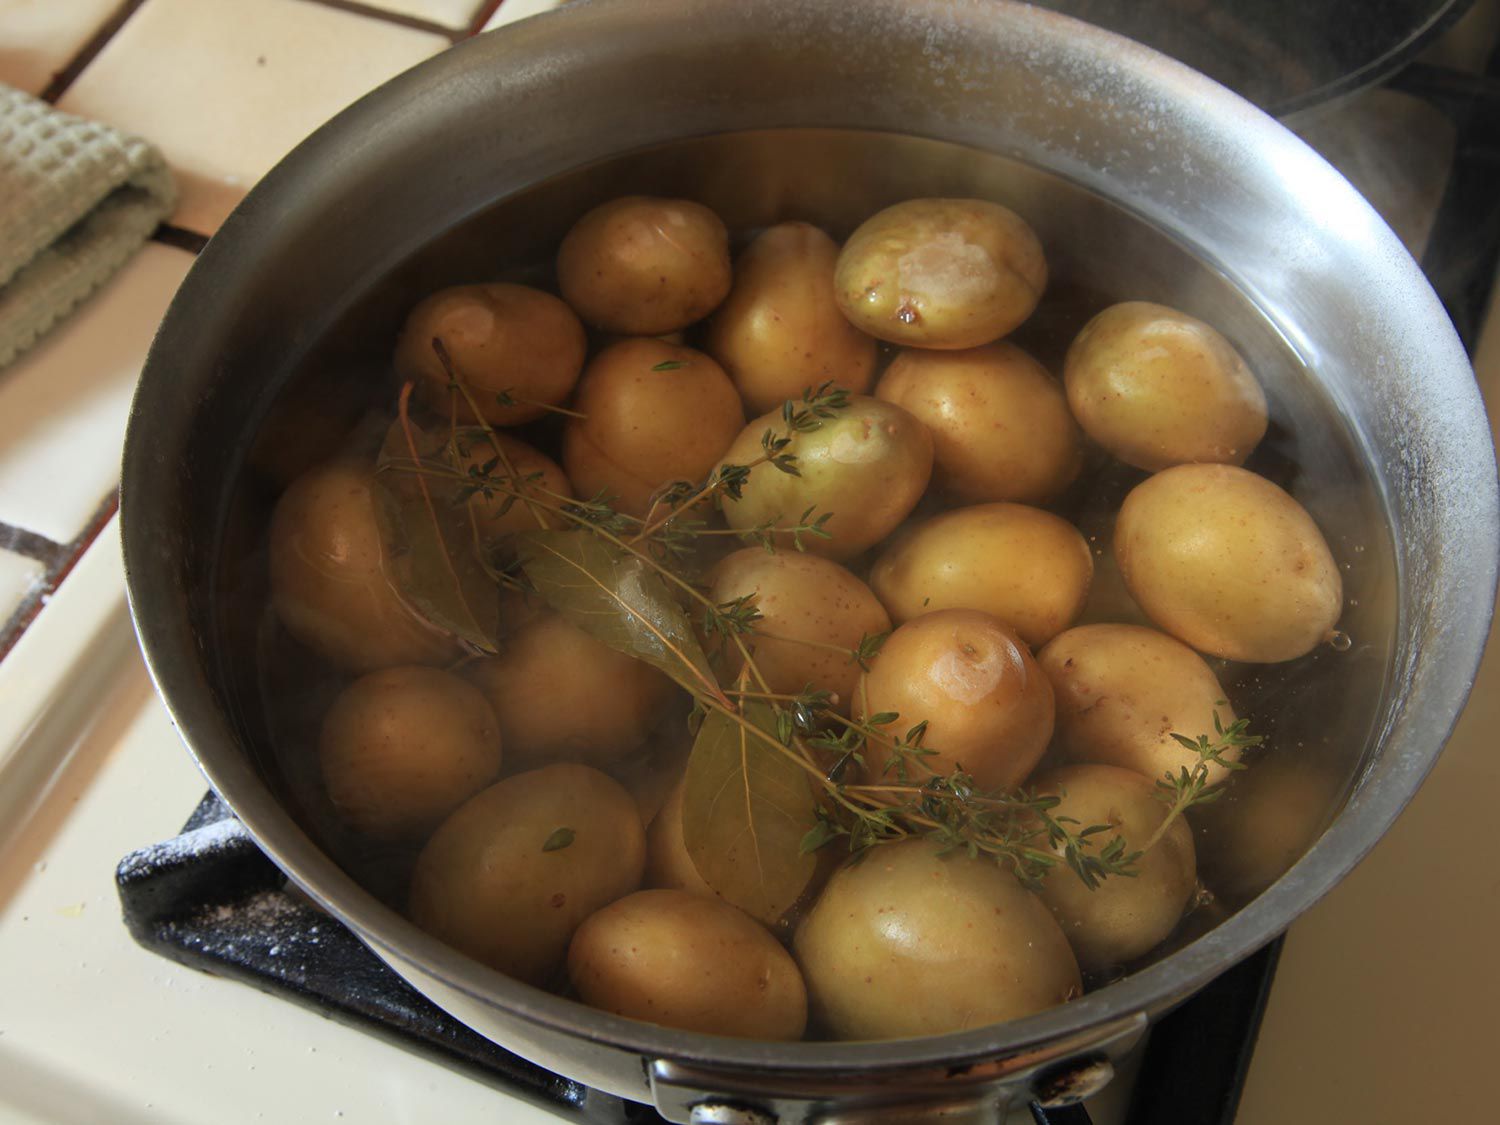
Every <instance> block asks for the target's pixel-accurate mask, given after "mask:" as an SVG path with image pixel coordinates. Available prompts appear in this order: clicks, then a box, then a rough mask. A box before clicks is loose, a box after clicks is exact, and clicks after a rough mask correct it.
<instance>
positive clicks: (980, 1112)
mask: <svg viewBox="0 0 1500 1125" xmlns="http://www.w3.org/2000/svg"><path fill="white" fill-rule="evenodd" d="M1146 1023H1147V1020H1146V1014H1145V1013H1144V1012H1136V1013H1134V1014H1132V1015H1129V1016H1123V1017H1121V1018H1120V1019H1117V1020H1113V1021H1111V1022H1110V1023H1107V1024H1104V1025H1102V1026H1099V1027H1094V1028H1090V1029H1088V1030H1086V1031H1081V1032H1079V1033H1078V1034H1076V1035H1071V1036H1068V1037H1065V1038H1062V1039H1055V1040H1053V1041H1052V1042H1050V1043H1046V1044H1043V1045H1042V1046H1039V1047H1034V1048H1031V1049H1028V1050H1023V1051H1020V1052H1017V1053H1016V1054H1013V1055H1006V1056H1004V1057H1001V1058H994V1059H988V1060H985V1061H983V1062H976V1063H971V1064H968V1065H964V1066H950V1067H930V1066H929V1067H921V1068H908V1069H901V1070H892V1071H888V1072H882V1073H880V1074H879V1075H878V1076H876V1075H872V1074H869V1073H864V1074H860V1073H846V1074H821V1073H811V1072H807V1071H792V1070H783V1071H777V1070H774V1069H765V1070H753V1071H743V1070H726V1069H721V1068H714V1067H710V1066H703V1065H700V1064H695V1063H689V1062H679V1061H677V1060H675V1059H657V1060H655V1061H653V1062H650V1063H648V1064H647V1068H646V1071H647V1075H648V1077H649V1078H650V1082H651V1096H652V1100H653V1101H654V1102H655V1103H656V1109H657V1112H658V1113H660V1114H661V1115H662V1116H663V1117H665V1118H666V1119H667V1120H668V1121H675V1122H679V1123H682V1125H865V1123H873V1122H880V1123H882V1125H892V1123H893V1122H898V1121H899V1122H901V1123H902V1125H928V1123H931V1125H937V1123H938V1122H942V1123H943V1125H1000V1122H1002V1121H1003V1120H1004V1118H1005V1111H1006V1109H1007V1107H1008V1106H1010V1105H1011V1104H1013V1102H1015V1101H1016V1100H1018V1099H1021V1100H1029V1101H1035V1102H1037V1103H1038V1104H1040V1105H1042V1106H1044V1107H1048V1108H1051V1107H1057V1106H1064V1105H1073V1104H1076V1103H1078V1102H1080V1101H1082V1100H1083V1099H1084V1098H1086V1097H1089V1096H1090V1095H1092V1094H1094V1093H1097V1092H1098V1091H1099V1090H1101V1089H1103V1087H1104V1086H1105V1085H1106V1084H1107V1083H1108V1082H1109V1080H1110V1079H1111V1078H1112V1077H1113V1076H1114V1060H1115V1059H1118V1058H1119V1057H1120V1056H1121V1055H1123V1054H1124V1053H1125V1052H1127V1051H1129V1050H1130V1049H1131V1048H1132V1047H1134V1046H1135V1045H1136V1043H1137V1042H1139V1041H1140V1038H1141V1036H1142V1035H1143V1034H1144V1033H1145V1031H1146Z"/></svg>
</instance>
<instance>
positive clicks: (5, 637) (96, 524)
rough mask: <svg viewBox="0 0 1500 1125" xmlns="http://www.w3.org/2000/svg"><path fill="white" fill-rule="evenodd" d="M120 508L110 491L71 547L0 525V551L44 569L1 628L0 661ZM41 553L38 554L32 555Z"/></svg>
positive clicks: (115, 491) (115, 494) (113, 491)
mask: <svg viewBox="0 0 1500 1125" xmlns="http://www.w3.org/2000/svg"><path fill="white" fill-rule="evenodd" d="M119 507H120V491H119V489H118V488H116V489H111V490H110V493H109V495H108V496H106V497H105V498H104V500H103V501H102V502H101V503H100V504H99V507H97V508H95V509H94V514H93V515H92V516H90V517H89V522H88V524H87V525H86V526H85V527H84V529H83V532H82V533H81V534H80V535H79V536H78V537H77V538H76V539H74V540H73V541H72V542H71V543H56V542H54V541H53V540H51V539H48V538H47V537H46V536H44V535H37V534H36V533H35V532H30V531H23V530H22V529H21V528H18V527H12V526H11V525H9V524H5V523H0V547H3V548H5V549H7V550H11V551H14V552H15V553H16V554H18V555H23V556H25V557H26V558H29V559H34V560H36V561H37V562H40V563H41V564H42V565H43V566H45V567H46V568H47V572H46V574H44V575H43V576H42V578H41V579H40V580H39V581H38V582H37V583H36V585H35V586H33V587H32V589H31V590H30V591H28V592H27V594H26V596H25V597H24V598H22V599H21V604H20V605H19V606H17V607H16V609H15V611H14V612H13V613H12V614H11V615H10V617H9V619H8V620H6V621H5V622H4V624H3V625H0V660H4V659H5V656H6V654H7V653H9V652H10V650H11V649H12V648H14V647H15V644H16V642H17V641H19V640H20V639H21V634H23V633H24V632H26V629H27V627H28V626H29V625H30V624H31V623H32V622H33V621H34V620H36V616H37V614H39V613H41V612H42V609H43V607H45V606H46V604H47V602H48V601H49V600H50V599H51V597H52V595H53V594H55V593H56V592H57V589H58V587H59V586H61V585H62V584H63V580H64V579H65V578H67V576H68V575H69V574H70V573H72V570H73V568H74V567H75V566H77V565H78V560H79V559H81V558H82V557H83V553H84V552H85V551H87V550H88V549H89V548H90V547H91V546H93V543H94V540H95V539H97V538H99V533H100V532H101V531H103V530H104V526H105V524H107V523H109V521H110V520H111V519H112V518H113V517H114V514H115V512H117V511H118V510H119ZM34 552H41V553H34Z"/></svg>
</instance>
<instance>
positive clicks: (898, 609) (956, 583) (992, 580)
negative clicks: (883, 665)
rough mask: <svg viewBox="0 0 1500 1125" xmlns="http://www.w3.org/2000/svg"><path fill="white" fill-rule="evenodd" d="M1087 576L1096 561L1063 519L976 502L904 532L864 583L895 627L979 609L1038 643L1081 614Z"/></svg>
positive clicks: (1019, 507)
mask: <svg viewBox="0 0 1500 1125" xmlns="http://www.w3.org/2000/svg"><path fill="white" fill-rule="evenodd" d="M1093 577H1094V556H1093V554H1092V553H1091V552H1090V551H1089V546H1088V544H1087V543H1085V542H1084V539H1083V536H1082V535H1080V534H1079V533H1078V530H1077V529H1076V528H1075V527H1074V526H1073V525H1072V524H1070V523H1068V521H1067V520H1065V519H1062V518H1060V517H1058V516H1054V515H1053V514H1052V513H1051V512H1044V511H1042V510H1041V509H1040V508H1028V507H1026V506H1025V505H1022V504H978V505H975V506H974V507H972V508H955V509H954V510H952V511H950V512H944V513H943V514H942V515H939V516H934V517H933V518H932V519H930V520H926V521H925V522H923V523H919V524H917V525H916V526H914V527H912V528H909V529H908V530H906V531H904V532H903V533H902V534H901V536H900V537H899V538H897V539H896V540H895V541H894V542H893V543H892V544H891V545H890V546H889V547H887V548H886V550H885V552H884V553H883V554H882V555H881V556H880V558H879V559H878V560H876V563H875V567H874V569H873V570H871V571H870V586H871V588H872V589H874V591H875V594H876V596H877V597H878V598H879V599H880V600H881V602H882V603H884V605H885V608H886V609H888V610H889V611H890V614H891V618H892V620H894V621H896V622H902V621H910V620H911V619H912V618H914V617H917V616H918V615H920V614H923V613H930V612H931V611H933V610H935V609H979V610H983V611H984V612H985V613H992V614H994V615H995V616H996V617H998V618H1000V620H1001V621H1004V622H1005V623H1006V624H1007V625H1009V626H1010V627H1011V628H1013V629H1014V630H1015V631H1016V632H1017V633H1019V634H1020V635H1021V639H1022V640H1024V641H1025V642H1026V643H1027V644H1029V645H1032V646H1040V645H1044V644H1046V643H1047V642H1048V641H1050V640H1051V639H1052V638H1053V637H1055V636H1056V635H1057V634H1058V633H1060V632H1062V631H1063V630H1064V629H1066V628H1067V627H1068V626H1069V625H1071V624H1072V623H1073V622H1074V621H1075V620H1076V619H1077V617H1078V615H1079V614H1080V613H1081V612H1083V607H1084V603H1085V602H1087V601H1088V596H1089V583H1090V582H1092V581H1093Z"/></svg>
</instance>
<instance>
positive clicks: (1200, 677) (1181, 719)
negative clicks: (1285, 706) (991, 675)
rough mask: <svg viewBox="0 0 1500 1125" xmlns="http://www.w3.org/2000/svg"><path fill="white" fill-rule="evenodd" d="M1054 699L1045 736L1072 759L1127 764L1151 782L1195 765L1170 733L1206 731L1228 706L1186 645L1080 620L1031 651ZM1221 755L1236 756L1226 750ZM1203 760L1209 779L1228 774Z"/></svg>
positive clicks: (1136, 628)
mask: <svg viewBox="0 0 1500 1125" xmlns="http://www.w3.org/2000/svg"><path fill="white" fill-rule="evenodd" d="M1036 659H1037V663H1038V664H1040V665H1041V666H1042V671H1043V672H1045V673H1046V674H1047V679H1048V680H1050V681H1051V683H1052V691H1053V694H1054V695H1055V696H1056V697H1057V737H1056V739H1055V740H1054V741H1053V746H1054V747H1056V748H1057V749H1058V750H1059V751H1061V753H1062V754H1063V756H1064V757H1066V758H1067V759H1068V760H1069V761H1072V762H1097V763H1102V764H1105V765H1111V766H1119V767H1121V768H1123V769H1129V770H1134V771H1135V772H1136V773H1138V774H1141V775H1143V776H1145V777H1149V778H1151V779H1153V780H1155V779H1157V778H1160V777H1162V776H1164V775H1166V774H1171V775H1172V776H1173V777H1175V776H1177V774H1178V773H1179V772H1180V771H1181V770H1182V768H1183V767H1187V768H1188V769H1190V770H1191V769H1192V768H1194V767H1195V766H1197V765H1198V763H1199V757H1198V755H1197V754H1196V753H1194V752H1193V751H1191V750H1189V749H1187V748H1186V747H1185V746H1183V745H1182V744H1181V743H1179V742H1178V741H1177V740H1176V739H1175V738H1173V737H1172V735H1173V734H1174V733H1175V734H1181V735H1186V736H1187V737H1188V738H1197V737H1198V736H1199V735H1200V734H1206V735H1209V736H1210V737H1212V736H1213V733H1214V717H1215V716H1216V715H1217V716H1218V719H1219V722H1220V723H1221V724H1222V725H1223V726H1224V727H1226V728H1227V727H1228V726H1229V725H1230V724H1231V723H1233V722H1234V721H1235V714H1234V709H1233V708H1232V707H1230V706H1229V704H1228V702H1227V701H1226V700H1225V696H1224V689H1223V688H1222V687H1220V686H1219V680H1218V677H1217V676H1215V675H1214V673H1213V669H1212V668H1210V667H1209V666H1208V664H1207V663H1205V662H1204V660H1203V658H1202V657H1201V656H1199V655H1198V654H1197V653H1196V652H1194V651H1193V650H1192V649H1190V648H1188V646H1187V645H1185V644H1183V643H1182V642H1181V641H1175V640H1173V639H1172V638H1171V637H1169V636H1167V635H1166V634H1165V633H1159V632H1157V631H1156V630H1155V629H1148V628H1145V627H1144V626H1141V625H1080V626H1078V627H1077V628H1076V629H1069V630H1068V631H1067V632H1065V633H1061V634H1059V635H1058V636H1057V637H1055V638H1054V639H1053V640H1052V641H1051V642H1050V643H1049V644H1048V645H1047V647H1046V648H1044V649H1042V651H1041V652H1039V653H1037V654H1036ZM1227 757H1229V758H1230V759H1235V758H1238V757H1239V753H1238V751H1231V752H1230V753H1229V754H1228V755H1227ZM1228 772H1229V771H1228V770H1226V769H1225V768H1224V767H1223V766H1221V765H1218V764H1217V763H1213V762H1210V763H1208V780H1209V784H1210V785H1217V784H1218V783H1219V782H1221V781H1223V780H1224V777H1225V776H1226V775H1227V774H1228Z"/></svg>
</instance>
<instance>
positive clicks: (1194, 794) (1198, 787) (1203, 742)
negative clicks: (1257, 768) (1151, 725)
mask: <svg viewBox="0 0 1500 1125" xmlns="http://www.w3.org/2000/svg"><path fill="white" fill-rule="evenodd" d="M1226 705H1227V704H1226V702H1225V701H1224V700H1222V699H1220V700H1218V701H1217V702H1216V703H1215V704H1214V708H1215V710H1214V733H1213V737H1212V738H1210V737H1209V736H1208V735H1206V734H1200V735H1198V736H1197V737H1196V738H1190V737H1188V736H1187V735H1185V734H1178V733H1177V732H1176V731H1173V732H1172V738H1173V739H1175V740H1176V741H1177V742H1178V743H1179V744H1180V745H1182V746H1183V747H1184V748H1185V749H1188V750H1191V751H1193V752H1194V753H1195V754H1197V755H1198V761H1197V762H1195V763H1194V764H1193V765H1192V766H1191V767H1189V766H1182V767H1181V768H1180V769H1179V771H1178V772H1177V773H1176V774H1172V773H1167V774H1164V775H1163V776H1162V777H1161V778H1159V779H1158V780H1157V782H1156V793H1155V796H1156V799H1157V800H1159V801H1161V802H1163V803H1164V804H1166V805H1167V815H1166V817H1165V818H1164V819H1163V820H1162V822H1161V824H1159V825H1158V826H1157V829H1156V831H1155V832H1153V833H1152V834H1151V838H1150V839H1149V840H1147V841H1146V845H1145V847H1144V848H1142V849H1141V850H1142V851H1150V850H1151V848H1152V847H1154V846H1155V844H1156V843H1157V841H1158V840H1160V839H1161V838H1162V837H1163V836H1165V835H1166V833H1167V829H1169V828H1170V827H1171V826H1172V822H1173V821H1174V820H1176V819H1177V818H1178V817H1179V816H1181V815H1182V814H1183V813H1185V812H1186V811H1187V810H1188V809H1190V808H1193V807H1194V806H1195V805H1206V804H1209V803H1210V802H1212V801H1217V800H1218V799H1219V798H1220V797H1222V796H1223V795H1224V789H1223V787H1222V786H1221V787H1216V788H1209V784H1208V779H1209V777H1210V774H1211V771H1210V769H1209V767H1210V766H1221V767H1223V768H1224V769H1226V770H1242V769H1244V768H1245V763H1244V762H1242V761H1239V755H1240V753H1241V752H1242V751H1244V750H1250V749H1253V748H1254V747H1256V746H1259V745H1260V744H1261V743H1263V742H1264V741H1265V737H1264V736H1263V735H1258V734H1251V733H1250V720H1249V719H1236V720H1235V721H1234V722H1232V723H1230V724H1229V725H1228V726H1227V727H1226V726H1225V725H1224V722H1223V720H1222V719H1220V718H1219V712H1218V708H1220V707H1224V706H1226ZM1231 754H1232V755H1234V756H1233V757H1230V755H1231Z"/></svg>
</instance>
